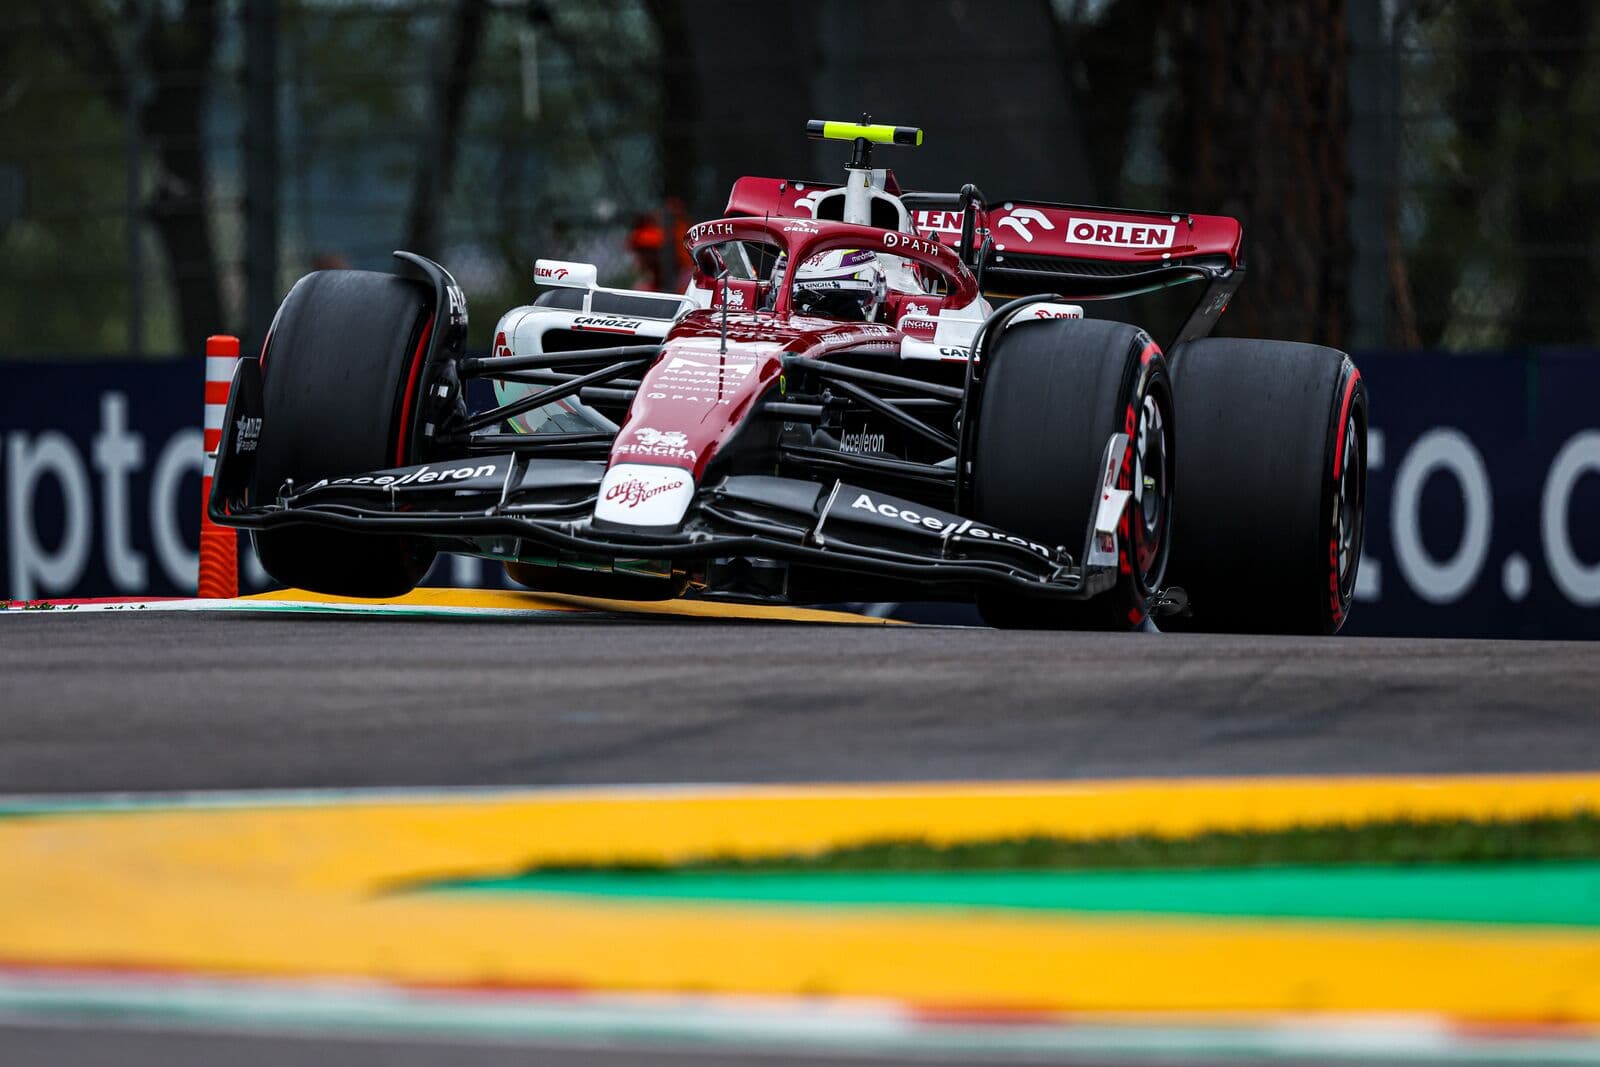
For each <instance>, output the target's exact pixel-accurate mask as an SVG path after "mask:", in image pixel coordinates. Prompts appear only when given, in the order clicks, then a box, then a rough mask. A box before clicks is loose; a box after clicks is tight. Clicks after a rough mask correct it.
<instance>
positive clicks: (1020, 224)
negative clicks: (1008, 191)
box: [994, 207, 1056, 244]
mask: <svg viewBox="0 0 1600 1067" xmlns="http://www.w3.org/2000/svg"><path fill="white" fill-rule="evenodd" d="M994 226H995V229H996V230H999V229H1001V228H1005V229H1009V230H1011V231H1012V232H1014V233H1015V234H1016V235H1017V236H1018V237H1021V238H1022V239H1023V240H1024V241H1026V242H1028V243H1029V244H1032V243H1033V227H1035V226H1037V227H1039V229H1041V230H1053V229H1055V228H1056V224H1055V223H1053V222H1051V221H1050V217H1049V216H1048V215H1046V214H1045V213H1044V212H1042V211H1040V210H1038V209H1037V208H1031V207H1019V208H1017V209H1016V210H1014V211H1012V212H1011V213H1010V214H1008V215H1006V216H1004V217H1003V218H1001V219H999V220H998V221H996V222H995V224H994Z"/></svg>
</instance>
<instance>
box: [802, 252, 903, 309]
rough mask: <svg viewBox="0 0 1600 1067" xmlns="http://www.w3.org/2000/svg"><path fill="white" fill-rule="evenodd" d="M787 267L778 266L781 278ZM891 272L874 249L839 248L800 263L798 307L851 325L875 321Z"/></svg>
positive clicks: (820, 253)
mask: <svg viewBox="0 0 1600 1067" xmlns="http://www.w3.org/2000/svg"><path fill="white" fill-rule="evenodd" d="M782 268H783V265H782V263H781V262H780V263H779V264H778V276H780V277H781V276H782ZM888 286H889V283H888V273H887V272H886V271H885V270H884V268H883V264H882V263H880V262H879V261H878V254H877V253H876V252H873V251H872V250H870V249H861V248H836V249H834V250H833V251H831V252H819V253H817V254H816V255H814V256H812V257H811V258H810V259H808V260H806V261H805V262H804V263H802V264H800V269H799V270H797V271H796V272H795V276H794V308H795V310H796V311H798V312H800V313H802V314H805V315H821V316H824V317H826V318H830V319H843V320H845V321H847V322H872V321H873V320H875V319H876V318H877V316H878V309H879V308H880V307H882V306H883V297H884V294H885V293H886V292H887V291H888Z"/></svg>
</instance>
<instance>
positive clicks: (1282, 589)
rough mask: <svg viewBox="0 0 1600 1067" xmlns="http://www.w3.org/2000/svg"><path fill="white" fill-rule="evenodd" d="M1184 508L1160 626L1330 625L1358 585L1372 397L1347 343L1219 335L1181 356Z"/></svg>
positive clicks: (1304, 630) (1263, 629)
mask: <svg viewBox="0 0 1600 1067" xmlns="http://www.w3.org/2000/svg"><path fill="white" fill-rule="evenodd" d="M1173 381H1174V389H1175V392H1176V394H1177V400H1178V427H1179V430H1178V456H1179V457H1180V458H1179V464H1178V478H1179V479H1180V481H1181V482H1182V484H1183V505H1184V506H1183V510H1182V512H1181V513H1179V515H1178V517H1177V526H1176V529H1175V530H1174V532H1173V557H1172V568H1171V579H1172V582H1173V583H1174V584H1176V585H1179V586H1182V587H1183V589H1184V591H1185V592H1186V593H1187V594H1188V602H1189V610H1190V612H1191V614H1190V615H1188V616H1180V617H1173V618H1163V619H1161V620H1160V626H1161V629H1163V630H1184V631H1199V632H1220V633H1267V634H1331V633H1334V632H1336V631H1337V630H1338V629H1339V627H1340V626H1342V625H1343V623H1344V620H1345V618H1346V617H1347V616H1348V615H1349V612H1350V602H1351V598H1352V596H1353V595H1354V592H1355V583H1356V566H1357V562H1358V561H1359V560H1360V558H1361V539H1362V527H1363V522H1364V518H1365V511H1366V475H1367V434H1366V431H1367V394H1366V388H1365V386H1364V385H1363V384H1362V381H1361V375H1360V373H1359V372H1358V371H1357V370H1356V367H1355V364H1353V363H1352V362H1351V361H1350V358H1349V357H1348V356H1346V355H1345V354H1344V353H1343V352H1339V351H1337V350H1335V349H1332V348H1323V347H1321V346H1318V345H1308V344H1296V343H1292V342H1287V341H1258V340H1234V339H1227V338H1210V339H1206V340H1200V341H1190V342H1188V343H1187V344H1184V345H1182V346H1180V347H1179V348H1178V349H1177V351H1175V352H1174V353H1173Z"/></svg>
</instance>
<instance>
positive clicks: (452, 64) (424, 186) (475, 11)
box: [401, 0, 489, 258]
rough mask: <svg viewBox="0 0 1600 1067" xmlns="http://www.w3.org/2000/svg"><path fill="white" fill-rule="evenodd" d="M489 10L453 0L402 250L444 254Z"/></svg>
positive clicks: (481, 0)
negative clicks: (444, 216)
mask: <svg viewBox="0 0 1600 1067" xmlns="http://www.w3.org/2000/svg"><path fill="white" fill-rule="evenodd" d="M488 10H489V4H488V0H455V3H454V4H453V5H452V6H451V9H450V17H449V20H448V23H447V27H446V34H445V41H446V44H445V47H444V48H443V49H442V50H441V52H440V56H439V66H438V69H437V70H436V71H435V73H434V76H433V84H432V86H431V92H430V97H431V100H430V105H429V107H428V114H427V120H426V122H427V124H426V126H425V132H424V135H423V137H422V139H421V142H420V146H419V152H418V156H417V170H416V178H415V180H414V182H413V184H412V189H411V210H410V211H409V212H408V213H407V216H406V230H405V236H404V239H403V240H402V241H401V247H402V248H405V249H407V250H409V251H412V252H418V253H421V254H422V255H425V256H429V257H434V258H437V257H439V256H441V255H443V254H444V242H443V237H442V233H441V227H440V216H441V213H442V212H443V211H444V210H445V207H446V203H447V199H448V197H449V194H450V185H451V179H452V178H453V176H454V174H455V164H456V155H457V151H458V149H459V148H460V144H461V137H460V134H461V126H462V114H463V112H464V111H465V109H466V106H467V93H468V92H469V91H470V89H471V87H472V73H473V70H474V68H475V67H476V66H477V60H478V52H479V50H480V48H481V47H482V44H483V25H484V18H485V16H486V15H487V14H488Z"/></svg>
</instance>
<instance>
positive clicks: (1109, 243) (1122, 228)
mask: <svg viewBox="0 0 1600 1067" xmlns="http://www.w3.org/2000/svg"><path fill="white" fill-rule="evenodd" d="M1176 232H1177V227H1176V226H1162V225H1159V224H1157V223H1150V222H1108V221H1106V220H1105V219H1083V218H1076V217H1074V218H1070V219H1068V220H1067V232H1066V238H1067V240H1069V241H1071V242H1072V243H1074V244H1080V245H1100V246H1101V247H1104V248H1171V247H1172V237H1173V234H1174V233H1176Z"/></svg>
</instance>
